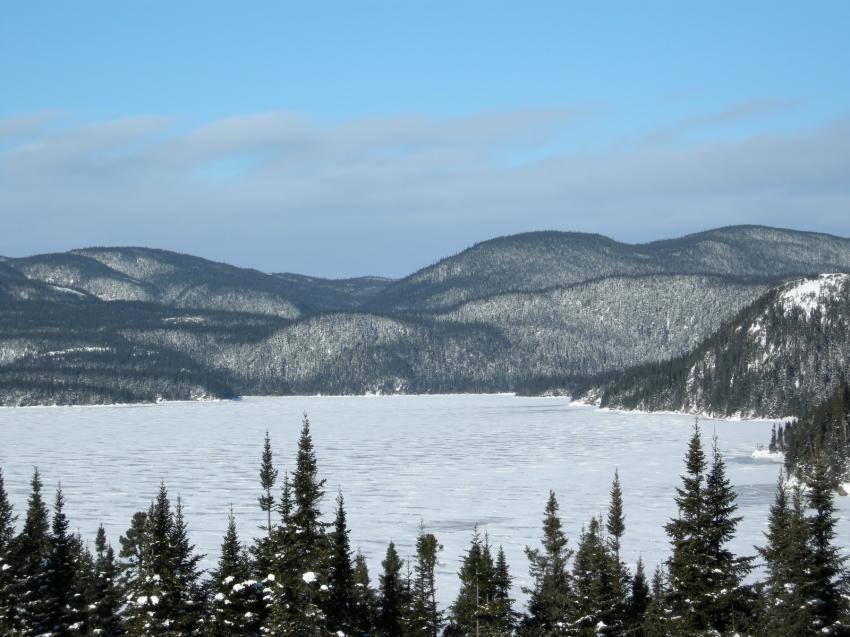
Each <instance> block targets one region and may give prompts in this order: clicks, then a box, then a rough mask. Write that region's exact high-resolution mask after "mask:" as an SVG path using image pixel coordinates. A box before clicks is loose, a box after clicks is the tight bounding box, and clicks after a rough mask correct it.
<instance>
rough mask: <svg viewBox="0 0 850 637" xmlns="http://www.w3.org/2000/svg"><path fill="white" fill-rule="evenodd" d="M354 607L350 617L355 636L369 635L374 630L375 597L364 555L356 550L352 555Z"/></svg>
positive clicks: (376, 603)
mask: <svg viewBox="0 0 850 637" xmlns="http://www.w3.org/2000/svg"><path fill="white" fill-rule="evenodd" d="M353 579H354V609H353V618H352V627H353V634H354V635H355V636H358V637H360V636H362V635H370V634H372V632H373V630H374V625H375V616H376V613H377V606H378V602H377V598H376V596H375V591H374V590H372V586H371V583H370V581H369V567H368V566H367V564H366V557H365V556H364V555H363V554H362V553H361V552H360V551H358V552H357V554H356V555H355V556H354V574H353Z"/></svg>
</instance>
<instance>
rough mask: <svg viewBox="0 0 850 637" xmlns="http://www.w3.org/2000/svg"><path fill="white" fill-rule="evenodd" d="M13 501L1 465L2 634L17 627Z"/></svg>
mask: <svg viewBox="0 0 850 637" xmlns="http://www.w3.org/2000/svg"><path fill="white" fill-rule="evenodd" d="M16 520H17V516H16V515H14V510H13V508H12V503H11V502H9V496H8V495H7V493H6V487H5V484H4V483H3V469H2V467H0V634H2V635H7V634H11V632H12V631H13V630H14V628H15V598H14V595H13V593H14V588H13V585H14V582H15V579H14V576H13V573H15V567H14V553H13V541H14V539H15V521H16Z"/></svg>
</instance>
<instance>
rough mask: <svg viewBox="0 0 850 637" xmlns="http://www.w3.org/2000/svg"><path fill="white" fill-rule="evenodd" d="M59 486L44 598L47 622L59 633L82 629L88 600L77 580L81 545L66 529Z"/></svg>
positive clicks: (79, 575) (83, 588) (81, 559)
mask: <svg viewBox="0 0 850 637" xmlns="http://www.w3.org/2000/svg"><path fill="white" fill-rule="evenodd" d="M64 506H65V499H64V497H63V495H62V488H61V486H60V487H59V489H57V490H56V500H55V504H54V507H53V524H52V528H51V537H50V541H51V550H50V557H49V558H48V561H47V598H46V601H47V603H48V615H49V625H50V626H51V627H52V631H53V632H54V633H55V634H57V635H59V636H65V635H71V634H74V633H80V632H85V627H86V621H85V619H86V616H85V614H86V610H87V609H88V600H87V599H86V597H85V594H86V592H87V591H86V590H85V586H84V583H83V582H82V581H81V576H82V575H83V573H82V568H83V564H82V562H83V559H84V558H83V555H82V546H81V543H79V542H78V541H77V540H76V538H75V537H74V536H72V535H71V534H70V533H69V532H68V518H67V517H66V516H65V511H64Z"/></svg>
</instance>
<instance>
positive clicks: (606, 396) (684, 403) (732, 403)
mask: <svg viewBox="0 0 850 637" xmlns="http://www.w3.org/2000/svg"><path fill="white" fill-rule="evenodd" d="M848 370H850V275H848V274H845V273H833V274H821V275H818V276H815V277H811V278H805V279H799V280H795V281H790V282H788V283H785V284H783V285H780V286H777V287H775V288H773V289H772V290H770V291H769V292H768V293H767V294H765V295H764V296H763V297H761V298H760V299H758V300H757V301H756V302H755V303H753V304H752V305H751V306H749V307H747V308H746V309H745V310H743V311H742V312H741V313H740V314H739V315H738V316H736V317H735V318H734V319H733V320H731V321H729V322H728V323H726V324H725V325H724V327H723V328H722V329H721V330H720V331H718V332H717V333H716V334H714V335H712V336H711V337H709V338H708V339H706V340H705V341H704V342H703V343H702V344H701V345H700V346H699V347H697V348H695V349H694V350H693V351H692V352H690V353H688V354H686V355H684V356H681V357H678V358H675V359H673V360H670V361H665V362H661V363H655V364H649V365H643V366H639V367H636V368H632V369H629V370H626V371H623V372H614V373H611V374H608V375H604V376H602V377H599V378H596V379H592V380H591V381H589V382H586V383H580V384H579V387H578V394H579V395H580V397H581V398H582V399H584V400H587V401H589V402H594V403H596V404H599V405H602V406H607V407H621V408H627V409H641V410H653V411H654V410H677V411H687V412H695V413H710V414H717V415H723V416H728V415H734V414H742V415H756V416H768V417H782V416H788V415H794V414H799V413H803V412H805V411H807V410H810V409H811V408H813V407H814V406H815V405H817V404H818V403H820V402H822V401H824V400H825V399H826V398H828V397H829V395H830V394H831V392H832V391H833V388H834V387H835V386H836V385H837V384H838V383H839V382H840V381H842V380H845V379H846V378H847V374H848Z"/></svg>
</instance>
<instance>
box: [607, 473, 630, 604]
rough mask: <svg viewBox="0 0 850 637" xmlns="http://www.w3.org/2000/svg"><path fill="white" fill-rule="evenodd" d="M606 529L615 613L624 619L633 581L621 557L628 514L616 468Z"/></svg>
mask: <svg viewBox="0 0 850 637" xmlns="http://www.w3.org/2000/svg"><path fill="white" fill-rule="evenodd" d="M605 530H606V531H607V532H608V537H607V539H606V542H607V545H608V548H609V549H610V551H611V554H612V556H613V558H614V559H613V561H612V563H611V564H612V567H613V584H614V595H615V597H616V612H615V615H616V616H617V617H619V618H620V619H621V620H623V618H625V616H626V614H627V607H628V605H629V600H628V591H629V587H630V585H631V582H630V576H629V570H628V568H627V567H626V565H625V564H624V563H623V561H622V559H621V557H620V547H621V545H622V541H623V535H625V533H626V515H625V512H624V510H623V490H622V488H621V486H620V474H619V471H617V470H616V469H615V470H614V480H613V482H612V483H611V500H610V503H609V505H608V515H607V518H606V520H605Z"/></svg>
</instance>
